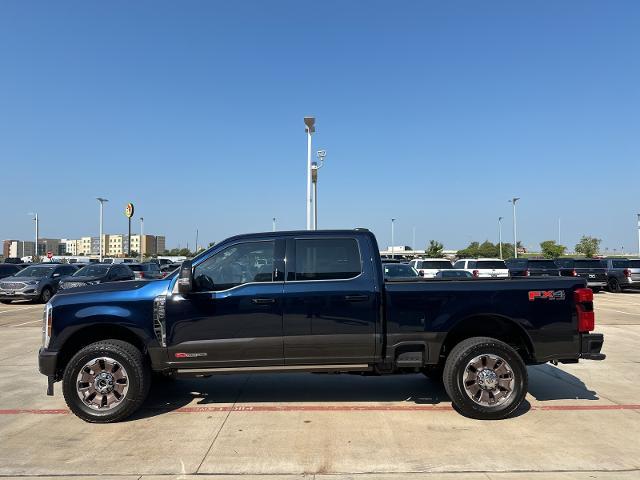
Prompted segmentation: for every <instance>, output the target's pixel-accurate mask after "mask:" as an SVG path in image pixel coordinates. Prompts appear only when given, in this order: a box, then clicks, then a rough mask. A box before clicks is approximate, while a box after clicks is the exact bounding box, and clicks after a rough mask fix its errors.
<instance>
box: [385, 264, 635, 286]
mask: <svg viewBox="0 0 640 480" xmlns="http://www.w3.org/2000/svg"><path fill="white" fill-rule="evenodd" d="M383 262H385V263H384V273H385V277H386V278H387V279H388V280H402V279H411V278H414V279H415V277H418V276H420V277H424V278H443V279H445V278H450V279H459V278H501V277H559V276H560V277H582V278H584V279H585V280H586V281H587V285H588V286H589V288H591V289H592V290H593V291H594V292H598V291H600V290H601V289H603V288H606V289H608V290H609V291H611V292H615V293H619V292H621V291H622V290H624V289H627V288H640V259H634V258H603V259H594V258H559V259H556V260H551V259H544V258H512V259H509V260H506V261H505V260H501V259H499V258H463V259H460V260H457V261H456V262H455V263H452V262H450V261H449V260H446V259H442V258H421V259H415V260H411V261H410V262H407V263H389V262H386V261H384V260H383Z"/></svg>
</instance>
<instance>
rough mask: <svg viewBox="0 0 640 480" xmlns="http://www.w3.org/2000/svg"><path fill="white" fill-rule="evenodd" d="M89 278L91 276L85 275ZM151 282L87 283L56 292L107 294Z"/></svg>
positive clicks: (66, 293) (59, 293) (64, 293)
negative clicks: (83, 285)
mask: <svg viewBox="0 0 640 480" xmlns="http://www.w3.org/2000/svg"><path fill="white" fill-rule="evenodd" d="M70 278H71V277H68V278H66V279H65V280H66V281H71V280H70ZM86 278H87V279H88V278H91V277H86ZM75 279H78V281H81V282H82V281H85V277H75V278H74V280H73V281H76V280H75ZM149 283H151V282H150V281H149V280H127V281H122V282H107V283H98V284H96V285H87V286H86V287H78V288H74V289H72V290H62V291H60V292H58V295H64V296H67V295H75V296H77V295H84V294H87V293H104V294H108V293H111V292H124V291H134V290H139V289H141V288H143V287H144V286H146V285H148V284H149Z"/></svg>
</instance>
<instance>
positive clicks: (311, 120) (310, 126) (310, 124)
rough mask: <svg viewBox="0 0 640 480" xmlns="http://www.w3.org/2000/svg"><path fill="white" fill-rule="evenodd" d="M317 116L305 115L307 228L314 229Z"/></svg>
mask: <svg viewBox="0 0 640 480" xmlns="http://www.w3.org/2000/svg"><path fill="white" fill-rule="evenodd" d="M315 123H316V119H315V117H304V124H305V125H306V128H305V131H306V132H307V201H306V203H307V230H311V229H312V224H311V222H312V219H311V207H312V205H311V204H312V202H313V199H312V198H311V134H312V133H314V132H315V131H316V128H315V126H314V125H315Z"/></svg>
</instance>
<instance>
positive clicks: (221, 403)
mask: <svg viewBox="0 0 640 480" xmlns="http://www.w3.org/2000/svg"><path fill="white" fill-rule="evenodd" d="M528 372H529V394H530V395H531V396H533V397H534V398H535V399H536V400H537V401H541V402H544V401H550V400H569V399H571V400H575V399H580V400H598V399H599V398H598V396H597V395H596V392H594V391H592V390H589V389H588V388H587V387H586V385H585V384H584V383H583V382H582V381H581V380H580V379H579V378H577V377H576V376H574V375H571V374H570V373H567V372H565V371H563V370H561V369H560V368H557V367H554V366H553V365H550V364H545V365H537V366H534V367H529V368H528ZM450 402H451V400H450V399H449V397H448V395H447V393H446V392H445V390H444V388H443V386H442V385H441V384H439V383H437V382H433V381H432V380H429V379H428V378H426V377H425V376H423V375H422V374H407V375H391V376H382V377H373V376H359V375H329V374H309V373H286V374H285V373H282V374H261V375H216V376H211V377H208V378H181V379H175V380H161V381H157V382H156V383H154V384H153V385H152V387H151V392H150V393H149V396H148V397H147V401H146V402H145V404H144V406H143V408H142V409H140V410H139V411H138V412H137V413H136V414H135V415H134V416H133V417H131V420H135V419H140V418H148V417H154V416H156V415H161V414H163V413H167V412H171V411H176V410H179V409H181V408H184V407H188V408H189V409H198V408H203V407H204V408H212V407H213V408H216V407H219V408H221V409H227V408H229V407H230V406H231V405H234V404H236V403H241V404H243V405H244V404H252V405H256V404H275V405H277V406H279V405H278V404H292V403H293V404H299V405H304V404H311V403H313V404H323V403H328V404H334V405H335V404H340V403H345V404H347V403H353V404H360V405H362V404H365V405H366V406H383V407H387V406H397V405H398V404H400V405H407V404H408V405H438V404H443V405H446V406H448V405H450ZM530 409H531V405H530V404H529V402H528V401H526V400H525V401H524V402H523V404H522V406H521V407H520V408H519V409H518V411H517V412H515V414H514V415H512V417H517V416H520V415H523V414H524V413H526V412H527V411H529V410H530Z"/></svg>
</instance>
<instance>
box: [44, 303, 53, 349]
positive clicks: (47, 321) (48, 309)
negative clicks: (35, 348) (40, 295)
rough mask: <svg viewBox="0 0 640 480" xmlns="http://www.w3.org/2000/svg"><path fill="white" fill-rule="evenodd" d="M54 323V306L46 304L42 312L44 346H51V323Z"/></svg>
mask: <svg viewBox="0 0 640 480" xmlns="http://www.w3.org/2000/svg"><path fill="white" fill-rule="evenodd" d="M52 323H53V307H52V306H51V304H50V303H47V304H46V305H45V306H44V313H43V314H42V346H43V347H44V348H48V347H49V341H50V340H51V324H52Z"/></svg>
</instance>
